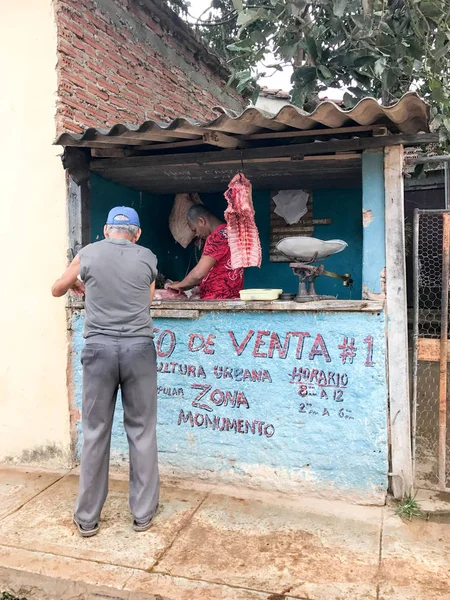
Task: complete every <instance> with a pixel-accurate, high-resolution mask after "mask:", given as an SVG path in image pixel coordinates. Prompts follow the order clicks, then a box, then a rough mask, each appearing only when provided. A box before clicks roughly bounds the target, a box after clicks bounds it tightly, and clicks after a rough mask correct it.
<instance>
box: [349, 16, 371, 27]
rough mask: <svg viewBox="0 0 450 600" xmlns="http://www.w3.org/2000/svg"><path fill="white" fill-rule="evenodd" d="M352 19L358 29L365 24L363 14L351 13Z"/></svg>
mask: <svg viewBox="0 0 450 600" xmlns="http://www.w3.org/2000/svg"><path fill="white" fill-rule="evenodd" d="M352 21H353V23H354V24H355V25H356V27H359V29H364V28H365V27H366V25H367V21H366V19H365V18H364V16H363V15H357V14H355V15H352Z"/></svg>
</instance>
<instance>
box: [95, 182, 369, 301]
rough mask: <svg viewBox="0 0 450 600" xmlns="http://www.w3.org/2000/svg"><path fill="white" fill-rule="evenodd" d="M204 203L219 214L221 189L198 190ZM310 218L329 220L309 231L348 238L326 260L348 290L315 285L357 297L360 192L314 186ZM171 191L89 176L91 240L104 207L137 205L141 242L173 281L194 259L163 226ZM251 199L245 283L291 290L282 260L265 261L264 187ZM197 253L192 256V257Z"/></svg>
mask: <svg viewBox="0 0 450 600" xmlns="http://www.w3.org/2000/svg"><path fill="white" fill-rule="evenodd" d="M201 198H202V201H203V202H204V204H205V205H206V206H207V207H208V208H209V209H210V210H211V211H212V212H213V213H215V214H216V215H217V216H218V217H219V218H223V213H224V211H225V208H226V201H225V199H224V197H223V194H221V193H217V194H202V195H201ZM313 198H314V201H313V202H314V217H315V218H317V219H322V218H330V219H332V224H331V225H320V226H316V228H315V231H314V236H315V237H318V238H320V239H324V240H329V239H333V238H340V239H343V240H345V241H346V242H347V243H348V245H349V246H348V248H347V249H346V250H344V252H342V253H340V254H337V255H335V256H333V257H330V258H329V259H327V261H326V263H325V265H326V268H327V269H328V270H330V271H336V272H337V273H351V275H352V278H353V280H354V285H353V289H350V288H346V287H344V286H343V285H342V283H341V282H340V281H339V280H337V279H331V278H329V277H321V278H320V279H319V280H318V282H317V286H316V289H317V291H318V292H319V293H322V294H331V295H334V296H337V297H338V298H342V299H360V298H361V293H362V292H361V289H362V217H361V214H362V193H361V190H359V189H348V190H316V191H314V192H313ZM173 199H174V196H173V195H156V194H149V193H140V192H137V191H135V190H132V189H129V188H125V187H123V186H120V185H118V184H116V183H113V182H111V181H108V180H106V179H103V178H101V177H99V176H97V175H93V176H92V188H91V204H92V208H91V210H92V240H93V241H95V240H97V239H102V237H103V225H104V221H105V218H106V215H107V214H108V211H109V209H110V208H112V207H113V206H116V205H117V204H129V205H131V206H133V207H134V208H136V210H138V212H139V214H140V217H141V223H142V228H143V234H142V238H141V242H140V243H141V244H143V245H144V246H147V247H149V248H151V250H153V252H154V253H155V254H156V255H157V256H158V260H159V268H160V270H161V272H163V273H164V274H165V275H166V276H167V277H170V278H171V279H174V280H178V279H181V278H183V277H184V275H185V273H186V272H187V271H188V270H189V269H190V268H192V267H193V266H194V265H195V264H196V256H195V250H194V248H191V247H190V248H188V249H187V250H184V249H183V248H181V246H179V245H178V244H176V243H175V241H174V240H173V238H172V235H171V233H170V231H169V227H168V219H169V214H170V211H171V210H172V205H173ZM253 203H254V206H255V211H256V224H257V227H258V229H259V234H260V239H261V245H262V250H263V264H262V267H261V268H260V269H256V268H252V269H246V272H245V287H247V288H255V287H269V286H270V287H275V288H282V289H283V290H285V291H286V292H296V291H297V289H298V279H297V278H296V277H295V276H294V275H293V274H292V271H291V269H290V268H289V266H288V264H286V263H271V262H270V261H269V245H270V192H269V191H264V190H263V191H261V190H255V191H254V193H253ZM197 258H198V257H197Z"/></svg>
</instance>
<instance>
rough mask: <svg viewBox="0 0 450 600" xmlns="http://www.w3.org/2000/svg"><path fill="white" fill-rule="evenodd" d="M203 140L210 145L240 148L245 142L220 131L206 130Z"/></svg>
mask: <svg viewBox="0 0 450 600" xmlns="http://www.w3.org/2000/svg"><path fill="white" fill-rule="evenodd" d="M203 141H204V142H205V144H209V145H210V146H218V147H219V148H238V147H240V146H241V145H244V143H243V142H242V141H241V140H239V139H238V138H235V137H233V136H231V135H225V134H224V133H220V131H205V133H204V134H203Z"/></svg>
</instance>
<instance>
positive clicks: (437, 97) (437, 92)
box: [431, 86, 448, 104]
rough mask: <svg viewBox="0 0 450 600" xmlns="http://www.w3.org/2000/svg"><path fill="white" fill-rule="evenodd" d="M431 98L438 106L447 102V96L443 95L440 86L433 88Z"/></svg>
mask: <svg viewBox="0 0 450 600" xmlns="http://www.w3.org/2000/svg"><path fill="white" fill-rule="evenodd" d="M431 97H432V98H433V100H434V101H435V102H438V103H440V104H445V102H447V100H448V96H447V95H446V94H445V92H444V90H443V89H442V87H440V86H439V87H436V88H434V90H433V91H432V92H431Z"/></svg>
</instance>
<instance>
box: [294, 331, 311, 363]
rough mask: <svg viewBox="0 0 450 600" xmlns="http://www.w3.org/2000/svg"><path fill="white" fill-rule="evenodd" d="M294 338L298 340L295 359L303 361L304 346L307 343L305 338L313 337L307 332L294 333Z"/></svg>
mask: <svg viewBox="0 0 450 600" xmlns="http://www.w3.org/2000/svg"><path fill="white" fill-rule="evenodd" d="M291 335H292V337H296V338H298V342H297V349H296V351H295V358H297V359H298V360H301V358H302V354H303V344H304V343H305V338H307V337H311V335H310V334H309V333H308V332H307V331H292V332H291Z"/></svg>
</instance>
